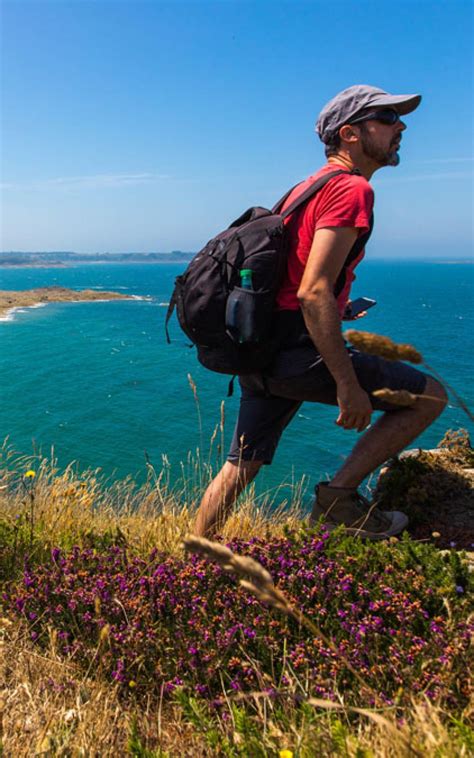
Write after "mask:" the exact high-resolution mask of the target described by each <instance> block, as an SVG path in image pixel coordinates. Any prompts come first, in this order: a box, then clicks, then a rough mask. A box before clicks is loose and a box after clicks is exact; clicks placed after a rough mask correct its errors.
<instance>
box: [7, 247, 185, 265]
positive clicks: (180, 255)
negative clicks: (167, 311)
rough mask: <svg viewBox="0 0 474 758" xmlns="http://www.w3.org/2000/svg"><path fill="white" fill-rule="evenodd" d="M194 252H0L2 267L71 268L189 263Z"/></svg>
mask: <svg viewBox="0 0 474 758" xmlns="http://www.w3.org/2000/svg"><path fill="white" fill-rule="evenodd" d="M193 255H194V253H188V252H182V251H181V250H174V251H172V252H171V253H94V254H91V255H85V254H82V253H73V252H69V251H64V252H62V251H57V252H4V253H0V268H8V269H10V268H70V267H72V266H79V265H80V266H83V265H98V264H107V263H114V264H117V263H122V264H127V263H129V264H130V263H133V264H137V263H138V264H141V265H143V264H151V263H153V264H157V263H159V264H163V263H188V262H189V261H190V260H191V258H192V257H193Z"/></svg>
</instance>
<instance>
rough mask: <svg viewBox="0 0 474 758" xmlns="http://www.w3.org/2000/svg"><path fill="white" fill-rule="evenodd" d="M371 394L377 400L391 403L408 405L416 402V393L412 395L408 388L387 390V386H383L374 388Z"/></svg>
mask: <svg viewBox="0 0 474 758" xmlns="http://www.w3.org/2000/svg"><path fill="white" fill-rule="evenodd" d="M372 395H373V396H374V397H376V398H377V400H383V401H384V402H385V403H391V404H392V405H402V406H405V407H410V406H412V405H414V404H415V403H416V400H417V397H418V395H414V394H413V393H412V392H408V390H389V389H388V387H384V388H383V389H381V390H374V391H373V392H372Z"/></svg>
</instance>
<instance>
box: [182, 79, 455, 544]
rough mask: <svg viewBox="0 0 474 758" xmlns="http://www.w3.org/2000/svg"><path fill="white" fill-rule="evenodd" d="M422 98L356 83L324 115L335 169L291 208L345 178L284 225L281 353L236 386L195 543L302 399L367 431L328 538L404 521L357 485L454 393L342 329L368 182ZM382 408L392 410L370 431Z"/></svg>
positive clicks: (331, 513) (215, 525) (213, 526)
mask: <svg viewBox="0 0 474 758" xmlns="http://www.w3.org/2000/svg"><path fill="white" fill-rule="evenodd" d="M420 101H421V96H420V95H391V94H389V93H387V92H384V91H383V90H381V89H378V88H376V87H372V86H368V85H355V86H352V87H349V88H348V89H346V90H344V91H342V92H340V93H339V94H338V95H336V96H335V97H334V98H333V99H332V100H330V101H329V102H328V103H327V104H326V105H325V106H324V108H323V109H322V111H321V113H320V115H319V118H318V120H317V124H316V131H317V134H318V135H319V138H320V139H321V140H322V142H323V143H324V147H325V153H326V157H327V163H326V165H325V166H323V167H322V168H321V169H319V171H317V172H316V173H315V174H313V175H312V176H310V177H309V178H308V179H307V180H305V181H303V182H301V183H300V184H299V185H297V187H296V188H294V190H293V191H292V192H291V194H290V195H289V197H288V198H287V199H286V201H285V206H284V207H288V206H289V205H290V203H292V201H294V200H295V198H297V197H298V195H300V194H301V193H302V192H304V190H305V189H306V188H307V187H308V186H309V185H310V184H311V183H312V182H314V180H315V178H318V177H320V176H323V175H325V174H327V173H329V172H334V171H335V170H337V169H343V170H344V173H340V174H338V175H337V176H334V177H332V178H331V179H330V180H329V181H328V182H327V184H326V185H325V186H324V187H323V188H322V189H321V190H320V191H319V192H318V193H317V194H316V195H315V196H314V197H312V198H311V199H310V200H308V201H307V202H306V203H305V204H304V205H303V206H302V207H300V208H299V209H297V210H296V211H295V212H293V213H291V215H289V216H288V218H287V219H286V221H285V223H286V224H287V227H286V233H287V234H288V238H289V252H288V259H287V271H286V275H285V277H284V280H283V284H282V285H281V288H280V290H279V292H278V295H277V307H276V311H275V314H274V318H275V328H276V332H277V334H278V338H279V350H278V352H277V355H276V358H275V359H274V361H273V363H272V365H271V366H270V368H269V369H268V370H267V371H265V373H264V374H262V373H259V374H251V375H246V376H241V377H239V383H240V386H241V401H240V410H239V415H238V419H237V423H236V427H235V432H234V436H233V440H232V443H231V446H230V451H229V454H228V458H227V461H226V463H225V464H224V465H223V467H222V469H221V470H220V472H219V473H218V474H217V476H216V477H215V478H214V480H213V481H212V482H211V484H210V485H209V486H208V488H207V490H206V492H205V494H204V497H203V498H202V501H201V504H200V507H199V511H198V513H197V519H196V523H195V528H194V532H195V534H197V535H199V536H203V537H212V536H213V535H214V534H215V533H216V531H218V530H219V529H221V528H222V526H223V524H224V523H225V520H226V519H227V517H228V516H229V514H230V513H231V511H232V509H233V507H234V505H235V503H236V500H237V498H238V496H239V495H240V493H241V492H242V490H243V489H244V488H245V487H246V486H247V485H248V484H249V482H251V481H252V480H253V479H254V477H255V476H256V474H257V473H258V471H259V470H260V467H261V466H262V465H264V464H270V463H271V461H272V458H273V455H274V453H275V450H276V447H277V444H278V441H279V439H280V437H281V434H282V432H283V430H284V429H285V427H286V426H287V425H288V424H289V422H290V421H291V419H292V418H293V417H294V415H295V414H296V412H297V411H298V409H299V407H300V405H301V403H302V402H304V401H310V402H317V403H326V404H330V405H335V406H338V415H337V419H336V424H338V425H339V426H341V427H342V428H343V429H356V430H357V431H358V432H364V430H366V431H365V433H364V434H363V435H362V437H361V438H360V439H359V440H358V442H357V444H356V445H355V447H354V448H353V450H352V452H351V453H350V455H349V456H348V458H347V459H346V460H345V462H344V464H343V465H342V467H341V468H340V469H339V470H338V471H337V473H336V474H335V475H334V476H333V478H332V479H331V480H330V481H329V482H320V483H319V484H318V485H317V487H316V496H315V500H314V505H313V510H312V513H311V516H310V524H315V523H316V522H317V521H318V520H320V519H321V520H322V521H323V522H324V523H325V525H326V526H327V528H328V529H330V530H331V529H334V528H335V527H336V526H339V525H341V524H342V525H345V527H346V529H347V532H348V533H349V534H353V535H358V536H361V537H364V538H369V539H384V538H387V537H390V536H392V535H396V534H399V533H400V532H401V531H402V530H403V529H404V528H405V527H406V525H407V523H408V518H407V517H406V515H405V514H403V513H401V512H399V511H392V512H382V511H380V510H379V509H378V508H377V507H376V504H374V503H371V502H369V501H368V500H367V499H366V498H364V497H363V496H362V495H361V494H360V493H359V492H358V491H357V488H358V486H359V485H360V484H361V483H362V482H363V480H364V479H365V478H366V477H367V476H368V475H369V474H370V473H371V472H373V471H374V470H375V469H376V468H377V467H378V466H380V465H381V464H382V463H384V462H385V461H386V460H387V459H389V458H390V457H392V456H394V455H396V454H397V453H399V452H400V451H401V450H402V449H403V448H404V447H406V446H407V445H408V444H409V443H410V442H412V441H413V440H414V439H415V438H416V437H417V436H418V435H419V434H420V433H421V432H422V431H423V430H424V429H426V428H427V427H428V426H429V425H430V424H431V423H432V422H433V421H434V420H435V419H436V418H437V417H438V416H439V414H440V413H441V411H442V410H443V408H444V406H445V404H446V399H447V398H446V393H445V391H444V389H443V387H442V385H440V384H439V383H438V382H437V381H436V380H435V379H433V378H432V377H431V376H427V375H425V374H424V373H422V372H420V371H419V370H417V369H415V368H413V367H412V366H410V365H407V364H405V363H401V362H398V361H388V360H384V359H382V358H379V357H378V356H375V355H368V354H365V353H363V352H359V351H357V350H355V349H353V348H350V347H347V346H346V345H345V342H344V339H343V337H342V331H341V326H342V324H341V322H342V318H343V315H344V313H345V312H346V306H347V303H348V300H349V293H350V287H351V283H352V281H353V279H354V278H355V277H354V273H353V271H354V268H355V266H356V265H357V264H358V263H359V262H360V261H361V260H362V258H363V256H364V247H365V244H366V242H367V240H368V239H369V236H370V233H371V230H372V223H373V218H372V208H373V198H374V193H373V189H372V187H371V185H370V184H369V180H370V178H371V177H372V175H373V173H374V172H375V171H377V170H378V169H380V168H383V167H384V166H397V165H398V163H399V154H398V153H399V149H400V142H401V139H402V133H403V132H404V131H405V129H406V125H405V123H404V122H403V121H402V120H401V116H405V115H406V114H408V113H411V112H412V111H414V110H415V109H416V108H417V107H418V105H419V104H420ZM381 388H389V389H391V390H409V391H410V392H412V393H415V394H418V395H424V394H425V395H430V396H432V397H436V398H438V399H439V400H440V401H441V402H433V400H429V399H426V400H425V399H423V398H418V399H417V400H416V402H415V404H414V406H412V407H409V408H403V407H400V406H394V405H390V404H388V403H387V402H382V401H378V400H377V399H376V398H374V397H373V395H372V394H371V393H372V392H373V391H374V390H377V389H381ZM374 410H380V411H384V413H383V414H382V415H381V416H380V417H379V418H378V419H377V421H375V423H374V424H371V417H372V412H373V411H374ZM314 431H315V434H318V433H320V432H319V430H318V429H315V430H314Z"/></svg>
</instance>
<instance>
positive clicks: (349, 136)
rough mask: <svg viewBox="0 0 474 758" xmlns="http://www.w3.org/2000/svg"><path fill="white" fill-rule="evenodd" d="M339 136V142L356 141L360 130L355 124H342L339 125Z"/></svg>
mask: <svg viewBox="0 0 474 758" xmlns="http://www.w3.org/2000/svg"><path fill="white" fill-rule="evenodd" d="M339 137H340V138H341V142H358V141H359V137H360V132H359V130H358V128H357V126H351V124H344V126H341V128H340V129H339Z"/></svg>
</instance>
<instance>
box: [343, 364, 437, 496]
mask: <svg viewBox="0 0 474 758" xmlns="http://www.w3.org/2000/svg"><path fill="white" fill-rule="evenodd" d="M424 394H425V395H432V396H434V397H437V398H439V399H440V400H442V401H443V402H437V401H435V400H423V399H419V400H417V401H416V403H415V405H414V406H413V407H411V408H406V409H403V410H399V411H395V412H393V413H384V415H383V416H381V417H380V418H379V420H378V421H377V422H376V423H375V424H374V425H373V426H371V427H370V429H369V430H368V431H367V432H365V434H364V436H363V437H362V438H361V439H360V440H359V442H358V443H357V444H356V446H355V447H354V449H353V450H352V452H351V454H350V456H349V457H348V458H347V460H346V461H345V463H344V465H343V466H342V468H340V469H339V471H338V472H337V474H336V475H335V476H334V478H333V479H332V480H331V482H330V485H332V486H333V487H358V486H359V484H360V483H361V482H362V481H363V480H364V479H365V477H366V476H367V475H368V474H370V473H371V472H372V471H374V469H376V468H377V466H380V465H381V464H382V463H384V461H386V460H387V459H388V458H391V457H392V456H393V455H396V454H397V453H399V452H400V451H401V450H403V448H404V447H406V446H407V445H408V444H409V443H410V442H412V441H413V440H414V439H415V438H416V437H418V435H419V434H421V432H423V431H424V430H425V429H426V428H427V427H428V426H430V424H432V423H433V421H434V420H435V419H436V418H437V417H438V416H439V415H440V413H441V412H442V411H443V410H444V408H445V405H446V401H447V396H446V392H445V390H444V388H443V387H442V385H441V384H439V382H437V381H436V380H435V379H433V378H432V377H431V376H428V377H427V382H426V388H425V392H424Z"/></svg>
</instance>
